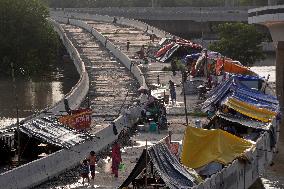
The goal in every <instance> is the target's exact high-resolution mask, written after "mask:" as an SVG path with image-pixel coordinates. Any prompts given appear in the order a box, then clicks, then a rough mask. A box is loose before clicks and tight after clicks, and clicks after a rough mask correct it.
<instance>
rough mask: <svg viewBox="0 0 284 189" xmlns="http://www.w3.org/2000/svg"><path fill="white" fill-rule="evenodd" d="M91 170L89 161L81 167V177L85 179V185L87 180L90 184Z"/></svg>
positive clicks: (84, 162) (85, 161)
mask: <svg viewBox="0 0 284 189" xmlns="http://www.w3.org/2000/svg"><path fill="white" fill-rule="evenodd" d="M89 173H90V169H89V164H88V160H86V159H85V160H84V161H83V163H82V165H81V177H82V178H83V182H82V184H83V185H84V182H85V179H87V180H88V182H90V177H89Z"/></svg>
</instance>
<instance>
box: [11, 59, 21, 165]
mask: <svg viewBox="0 0 284 189" xmlns="http://www.w3.org/2000/svg"><path fill="white" fill-rule="evenodd" d="M11 69H12V79H13V89H14V96H15V103H16V115H17V134H18V136H17V140H18V141H17V142H18V145H17V150H18V163H20V161H21V143H20V140H21V138H20V122H19V105H18V94H17V86H16V78H15V71H14V64H13V62H11Z"/></svg>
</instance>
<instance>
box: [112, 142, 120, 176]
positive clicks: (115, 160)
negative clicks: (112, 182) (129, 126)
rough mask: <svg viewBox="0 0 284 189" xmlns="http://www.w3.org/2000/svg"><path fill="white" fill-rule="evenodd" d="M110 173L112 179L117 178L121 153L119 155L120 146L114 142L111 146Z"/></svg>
mask: <svg viewBox="0 0 284 189" xmlns="http://www.w3.org/2000/svg"><path fill="white" fill-rule="evenodd" d="M111 155H112V173H113V174H114V177H116V178H117V177H118V168H119V164H120V163H121V153H120V145H119V144H118V143H117V142H114V144H113V146H112V153H111Z"/></svg>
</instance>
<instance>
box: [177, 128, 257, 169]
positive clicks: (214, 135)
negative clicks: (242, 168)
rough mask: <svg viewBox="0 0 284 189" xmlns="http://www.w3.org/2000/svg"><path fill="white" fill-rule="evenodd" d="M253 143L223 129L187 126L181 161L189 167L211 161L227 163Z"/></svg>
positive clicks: (240, 154)
mask: <svg viewBox="0 0 284 189" xmlns="http://www.w3.org/2000/svg"><path fill="white" fill-rule="evenodd" d="M252 146H253V144H252V143H251V142H249V141H246V140H244V139H241V138H239V137H236V136H234V135H232V134H230V133H228V132H226V131H223V130H220V129H218V130H205V129H199V128H194V127H187V129H186V131H185V135H184V140H183V148H182V154H181V162H182V163H183V164H184V165H185V166H187V167H189V168H194V169H197V168H200V167H203V166H204V165H207V164H209V163H211V162H219V163H221V164H224V165H226V164H228V163H230V162H232V161H233V160H234V159H236V158H237V157H242V156H244V155H245V152H246V151H247V150H249V149H250V148H251V147H252Z"/></svg>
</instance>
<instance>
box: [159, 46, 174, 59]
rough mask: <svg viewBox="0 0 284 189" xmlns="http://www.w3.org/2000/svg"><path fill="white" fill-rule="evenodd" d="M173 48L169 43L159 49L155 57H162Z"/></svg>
mask: <svg viewBox="0 0 284 189" xmlns="http://www.w3.org/2000/svg"><path fill="white" fill-rule="evenodd" d="M173 46H174V43H169V44H167V45H166V46H164V47H163V48H161V49H160V50H159V51H158V52H157V53H156V54H155V57H160V56H162V55H164V54H165V53H166V52H167V51H168V50H170V49H171V48H172V47H173Z"/></svg>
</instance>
